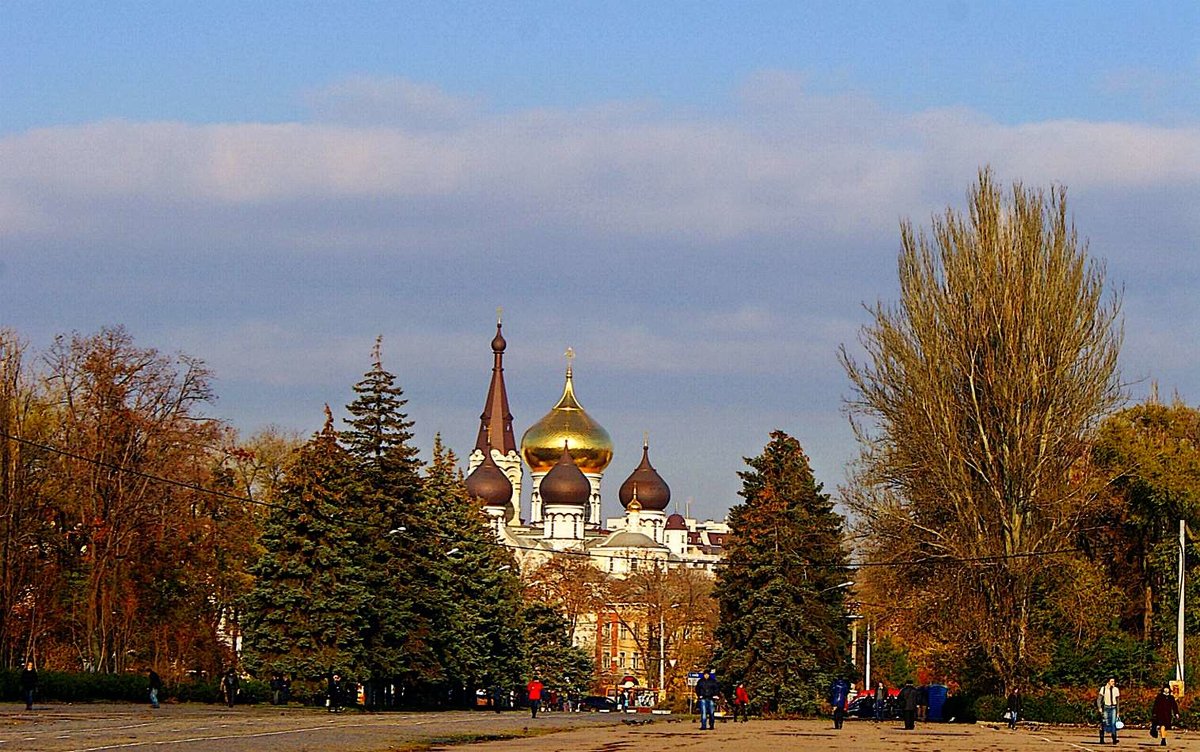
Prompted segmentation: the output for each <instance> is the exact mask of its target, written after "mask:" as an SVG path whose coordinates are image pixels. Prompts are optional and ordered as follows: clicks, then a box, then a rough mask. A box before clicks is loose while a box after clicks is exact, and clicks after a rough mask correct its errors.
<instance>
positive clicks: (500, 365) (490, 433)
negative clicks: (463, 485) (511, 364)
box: [475, 308, 517, 455]
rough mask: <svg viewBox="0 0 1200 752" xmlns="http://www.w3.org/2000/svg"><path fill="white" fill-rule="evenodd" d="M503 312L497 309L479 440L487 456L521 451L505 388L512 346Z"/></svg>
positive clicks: (477, 442)
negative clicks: (507, 353) (507, 357)
mask: <svg viewBox="0 0 1200 752" xmlns="http://www.w3.org/2000/svg"><path fill="white" fill-rule="evenodd" d="M502 310H503V309H500V308H497V309H496V336H495V337H493V338H492V358H493V360H492V383H491V385H490V386H489V387H488V394H487V401H486V402H485V403H484V405H483V414H481V415H480V416H479V435H478V437H477V438H476V439H475V448H476V449H478V450H479V451H480V452H483V453H484V454H489V453H490V452H489V450H490V449H495V450H497V451H498V452H500V454H502V455H506V454H508V453H509V452H516V451H517V439H516V437H515V436H513V427H512V420H513V416H512V413H510V412H509V411H508V391H507V390H506V389H505V388H504V349H505V348H506V347H507V346H508V343H507V342H506V341H505V340H504V334H503V333H502V332H501V327H502V326H503V321H502V319H501V312H502ZM489 438H490V441H489Z"/></svg>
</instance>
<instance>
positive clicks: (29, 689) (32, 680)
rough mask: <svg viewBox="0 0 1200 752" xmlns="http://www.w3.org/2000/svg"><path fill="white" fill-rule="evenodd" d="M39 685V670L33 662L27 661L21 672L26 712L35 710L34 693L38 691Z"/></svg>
mask: <svg viewBox="0 0 1200 752" xmlns="http://www.w3.org/2000/svg"><path fill="white" fill-rule="evenodd" d="M37 685H38V675H37V669H35V668H34V667H33V661H27V662H26V663H25V670H24V671H22V672H21V694H23V695H24V696H25V709H26V710H33V693H34V692H36V691H37Z"/></svg>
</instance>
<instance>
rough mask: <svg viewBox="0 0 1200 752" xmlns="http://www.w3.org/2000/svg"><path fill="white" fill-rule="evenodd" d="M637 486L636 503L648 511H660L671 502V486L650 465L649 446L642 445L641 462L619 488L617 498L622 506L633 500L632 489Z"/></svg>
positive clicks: (626, 505)
mask: <svg viewBox="0 0 1200 752" xmlns="http://www.w3.org/2000/svg"><path fill="white" fill-rule="evenodd" d="M635 486H636V487H637V499H638V503H639V504H641V505H642V509H644V510H646V511H648V512H661V511H663V510H664V509H666V508H667V504H670V503H671V487H670V486H668V485H667V483H666V481H664V480H663V479H662V476H661V475H659V474H658V471H657V470H655V469H654V468H653V467H651V466H650V447H649V445H648V444H643V445H642V462H641V464H640V465H638V466H637V468H636V469H634V471H633V473H632V474H630V476H629V477H628V478H626V479H625V482H624V483H622V484H621V488H620V490H619V491H617V498H619V499H620V500H621V506H622V507H628V506H629V502H630V501H632V500H633V489H634V487H635Z"/></svg>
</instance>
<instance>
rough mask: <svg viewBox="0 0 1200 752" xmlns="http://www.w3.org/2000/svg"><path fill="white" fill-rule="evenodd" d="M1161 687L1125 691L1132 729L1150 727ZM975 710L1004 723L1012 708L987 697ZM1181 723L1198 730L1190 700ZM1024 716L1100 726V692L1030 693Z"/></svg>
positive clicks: (1124, 708) (1199, 717) (1199, 718)
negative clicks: (1098, 704) (1097, 698)
mask: <svg viewBox="0 0 1200 752" xmlns="http://www.w3.org/2000/svg"><path fill="white" fill-rule="evenodd" d="M1160 690H1161V687H1153V688H1146V687H1127V688H1123V689H1122V690H1121V720H1122V721H1124V722H1125V723H1126V724H1128V725H1131V726H1147V725H1149V723H1150V708H1151V706H1152V705H1153V704H1154V697H1155V695H1157V694H1158V692H1159V691H1160ZM974 706H975V707H974V710H975V712H976V714H977V716H978V718H980V719H981V720H984V721H1000V720H1001V717H1002V716H1003V715H1004V711H1005V709H1006V708H1007V707H1008V702H1007V700H1006V698H1003V697H999V696H996V695H985V696H983V697H979V698H978V699H976V700H975V703H974ZM1179 712H1180V721H1181V723H1182V724H1183V725H1184V726H1192V727H1193V728H1194V727H1195V725H1194V724H1195V723H1197V722H1200V713H1197V712H1196V711H1194V710H1193V709H1192V707H1191V704H1190V702H1189V701H1188V698H1186V697H1185V698H1184V699H1183V700H1180V702H1179ZM1021 717H1022V719H1024V720H1030V721H1038V722H1040V723H1063V724H1078V725H1085V726H1086V725H1093V724H1096V723H1099V718H1100V716H1099V713H1098V712H1097V710H1096V689H1095V688H1093V687H1055V688H1051V689H1043V690H1038V691H1035V692H1030V693H1028V694H1026V695H1025V696H1024V697H1023V698H1022V699H1021Z"/></svg>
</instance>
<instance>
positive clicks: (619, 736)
mask: <svg viewBox="0 0 1200 752" xmlns="http://www.w3.org/2000/svg"><path fill="white" fill-rule="evenodd" d="M1097 731H1098V729H1091V728H1088V729H1084V728H1053V727H1046V726H1041V727H1039V726H1036V725H1034V724H1024V725H1023V726H1022V727H1020V728H1018V729H1017V730H1016V731H1009V729H1008V728H1007V726H1003V725H1000V724H987V723H979V724H975V725H971V726H968V725H958V724H954V725H948V724H934V723H930V724H920V725H918V726H917V728H916V729H915V730H913V731H905V730H904V728H903V726H902V725H901V724H898V723H880V724H875V723H874V722H871V721H847V722H846V724H845V726H844V727H843V728H842V729H841V730H840V731H835V730H834V728H833V724H832V723H831V722H829V721H750V722H749V723H744V724H743V723H739V724H736V725H734V724H732V723H719V724H717V728H716V730H714V731H700V728H699V726H697V725H696V724H695V723H689V722H687V721H680V722H676V723H672V722H669V721H664V722H659V723H655V724H653V725H646V726H637V727H630V726H625V725H621V726H617V727H613V728H603V729H598V728H592V729H580V730H577V731H572V732H569V733H562V734H553V735H550V736H543V737H539V738H536V739H520V740H511V741H504V742H492V743H488V744H481V745H478V746H473V747H472V748H471V749H472V750H479V751H480V752H484V751H486V752H509V751H511V752H516V750H521V751H522V752H622V751H624V750H628V751H629V752H674V751H676V750H679V751H680V752H682V751H684V750H696V751H697V752H700V751H701V750H703V752H715V751H717V750H764V751H765V752H809V751H810V750H811V751H816V750H832V749H843V750H854V752H875V751H876V750H878V751H879V752H883V751H884V750H887V751H888V752H896V751H897V750H901V751H903V752H909V751H912V752H916V751H917V750H920V751H921V752H960V751H966V750H995V751H1001V750H1004V751H1008V750H1014V751H1015V752H1034V751H1037V752H1049V751H1051V750H1072V749H1076V750H1092V749H1095V750H1100V749H1113V748H1112V747H1111V746H1109V745H1108V744H1106V745H1104V746H1101V745H1100V744H1099V743H1098V742H1099V734H1098V733H1097ZM1196 736H1197V735H1195V734H1193V735H1180V736H1177V737H1176V738H1173V739H1171V741H1170V745H1169V747H1168V748H1174V749H1200V739H1197V738H1195V737H1196ZM1119 738H1120V744H1119V745H1118V747H1119V748H1126V749H1130V748H1132V749H1140V748H1149V747H1151V746H1153V747H1154V748H1155V749H1162V748H1161V747H1159V746H1158V740H1157V739H1151V738H1150V733H1149V731H1147V730H1145V729H1128V730H1126V731H1123V732H1122V733H1121V734H1120V737H1119Z"/></svg>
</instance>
